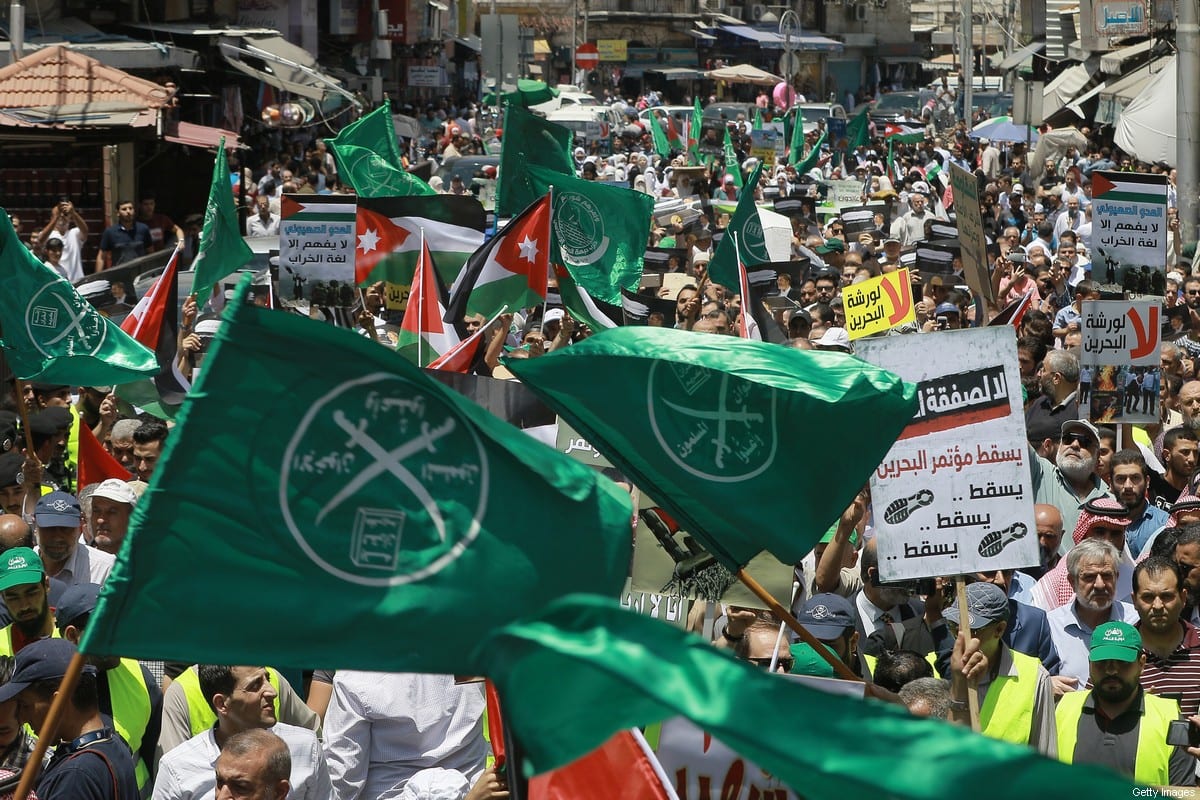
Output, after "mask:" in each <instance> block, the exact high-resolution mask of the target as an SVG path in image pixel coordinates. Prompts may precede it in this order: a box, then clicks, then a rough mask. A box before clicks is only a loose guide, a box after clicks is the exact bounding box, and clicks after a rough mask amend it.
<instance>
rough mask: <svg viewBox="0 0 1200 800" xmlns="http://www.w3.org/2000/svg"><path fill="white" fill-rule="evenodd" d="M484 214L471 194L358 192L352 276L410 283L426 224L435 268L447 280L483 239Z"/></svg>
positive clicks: (359, 279)
mask: <svg viewBox="0 0 1200 800" xmlns="http://www.w3.org/2000/svg"><path fill="white" fill-rule="evenodd" d="M486 219H487V216H486V214H485V213H484V210H483V206H482V205H480V204H479V201H478V200H476V199H475V198H474V197H460V196H457V195H445V194H439V195H433V196H430V197H373V198H368V197H360V198H359V199H358V230H357V233H358V239H357V244H356V246H355V251H354V256H355V261H354V279H355V281H356V282H357V283H359V284H360V285H362V284H366V283H373V282H375V281H380V280H386V281H389V282H390V283H399V284H401V285H404V286H408V285H409V284H411V283H412V278H413V272H414V270H415V269H416V266H417V258H418V257H419V256H420V254H421V230H422V229H424V231H425V242H426V244H427V245H428V246H429V252H430V253H432V254H433V260H434V262H435V263H436V264H437V270H438V274H439V275H440V276H441V277H442V280H443V281H444V282H445V283H446V284H447V285H450V284H452V283H454V279H455V278H457V277H458V273H459V272H460V271H461V270H462V267H463V264H465V263H466V261H467V258H468V257H469V256H470V255H471V253H473V252H475V250H477V249H478V248H479V246H480V245H481V244H483V231H484V227H485V225H486Z"/></svg>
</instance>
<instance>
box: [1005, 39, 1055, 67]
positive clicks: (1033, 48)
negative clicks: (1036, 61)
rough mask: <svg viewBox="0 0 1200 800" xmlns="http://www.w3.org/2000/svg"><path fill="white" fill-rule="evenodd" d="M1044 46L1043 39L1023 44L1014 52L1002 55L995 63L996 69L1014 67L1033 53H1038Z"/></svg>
mask: <svg viewBox="0 0 1200 800" xmlns="http://www.w3.org/2000/svg"><path fill="white" fill-rule="evenodd" d="M1045 48H1046V42H1045V41H1036V42H1032V43H1030V44H1027V45H1025V46H1024V47H1022V48H1021V49H1020V50H1017V51H1016V52H1015V53H1010V54H1008V55H1007V56H1005V57H1004V60H1003V61H1001V62H1000V63H999V64H998V65H997V69H1001V70H1009V69H1016V68H1017V67H1019V66H1021V65H1022V64H1023V63H1025V60H1026V59H1028V58H1030V57H1031V56H1033V54H1034V53H1040V52H1042V50H1044V49H1045Z"/></svg>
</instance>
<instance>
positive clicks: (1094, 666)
mask: <svg viewBox="0 0 1200 800" xmlns="http://www.w3.org/2000/svg"><path fill="white" fill-rule="evenodd" d="M1088 660H1089V665H1090V673H1091V683H1092V688H1091V689H1090V690H1088V691H1084V692H1068V693H1067V694H1065V695H1063V697H1062V699H1061V700H1059V703H1058V710H1057V712H1056V717H1057V722H1058V757H1059V759H1060V760H1062V761H1064V762H1066V763H1068V764H1101V765H1103V766H1106V767H1109V768H1110V769H1114V770H1116V771H1117V772H1121V773H1123V774H1125V775H1129V776H1131V777H1132V778H1133V779H1134V780H1135V781H1137V782H1138V783H1142V784H1148V785H1152V786H1194V785H1195V783H1196V759H1195V758H1194V757H1193V756H1192V755H1191V754H1190V753H1189V752H1188V749H1187V748H1186V747H1182V746H1175V745H1170V744H1167V735H1168V730H1169V728H1170V724H1171V722H1172V721H1175V720H1178V719H1179V704H1178V703H1177V702H1176V701H1174V700H1171V699H1168V698H1166V697H1158V696H1156V695H1152V694H1149V693H1148V692H1145V691H1144V690H1143V689H1142V686H1141V684H1140V680H1141V677H1142V668H1143V667H1144V666H1145V664H1146V655H1145V654H1144V653H1143V652H1142V637H1141V634H1139V633H1138V631H1137V628H1135V627H1133V626H1132V625H1130V624H1129V623H1126V622H1119V621H1114V622H1108V623H1105V624H1104V625H1101V626H1099V627H1097V628H1096V630H1095V631H1094V632H1093V633H1092V641H1091V647H1090V651H1089V655H1088Z"/></svg>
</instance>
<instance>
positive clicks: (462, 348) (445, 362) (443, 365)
mask: <svg viewBox="0 0 1200 800" xmlns="http://www.w3.org/2000/svg"><path fill="white" fill-rule="evenodd" d="M507 310H508V306H505V307H504V308H502V309H500V312H499V313H497V314H496V316H494V317H492V318H491V319H490V320H488V321H487V322H486V323H484V324H483V325H481V326H480V327H479V330H477V331H475V332H474V333H472V334H471V335H470V336H468V337H467V338H466V339H463V340H462V341H461V342H459V343H458V344H456V345H454V346H453V347H451V348H450V349H449V350H447V351H446V352H445V353H442V354H441V355H440V356H438V357H437V358H436V359H434V360H433V361H431V362H430V363H429V369H436V370H441V371H443V372H459V373H463V374H466V373H468V372H470V371H471V367H472V366H473V365H474V364H475V359H477V358H478V357H479V352H480V350H482V349H483V336H484V334H485V333H486V332H487V331H489V330H491V328H492V326H493V325H495V324H496V320H497V319H499V317H500V314H503V313H504V312H505V311H507ZM492 744H493V745H495V742H494V741H493V742H492Z"/></svg>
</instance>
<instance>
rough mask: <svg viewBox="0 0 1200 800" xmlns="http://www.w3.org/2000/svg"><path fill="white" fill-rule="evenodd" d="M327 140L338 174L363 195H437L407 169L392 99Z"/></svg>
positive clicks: (430, 187) (356, 191)
mask: <svg viewBox="0 0 1200 800" xmlns="http://www.w3.org/2000/svg"><path fill="white" fill-rule="evenodd" d="M325 142H326V144H328V145H329V149H330V150H331V151H332V152H333V157H334V159H335V160H336V161H337V168H338V176H339V177H341V178H342V180H344V181H345V182H346V183H347V184H348V185H350V186H352V187H353V188H354V191H355V193H357V194H359V195H362V196H363V197H409V196H411V195H422V194H437V192H435V191H434V190H433V187H432V186H430V185H429V184H428V183H426V182H425V181H423V180H421V179H420V178H418V177H417V176H416V175H413V174H412V173H411V172H409V171H408V170H406V169H405V168H404V160H403V158H402V156H401V153H400V143H399V141H398V140H397V138H396V126H395V123H394V122H393V121H392V106H391V101H390V100H385V101H384V103H383V105H381V106H380V107H379V108H377V109H375V110H374V111H372V112H371V113H370V114H367V115H366V116H364V117H361V118H359V119H357V120H355V121H354V122H351V123H350V124H349V125H347V126H346V127H344V128H342V129H341V131H339V132H338V135H337V136H335V137H333V138H332V139H326V140H325Z"/></svg>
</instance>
